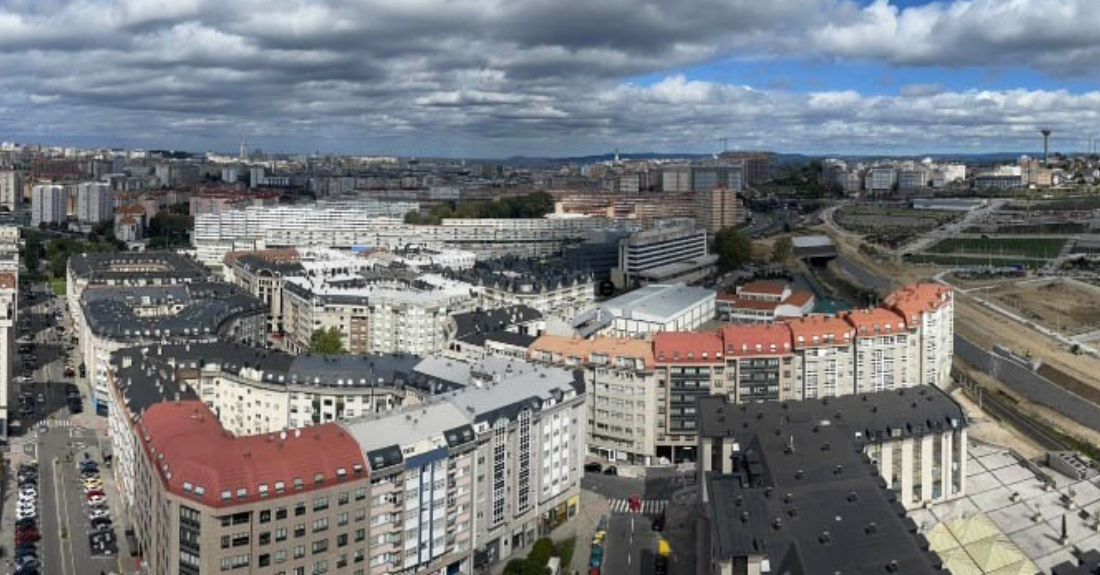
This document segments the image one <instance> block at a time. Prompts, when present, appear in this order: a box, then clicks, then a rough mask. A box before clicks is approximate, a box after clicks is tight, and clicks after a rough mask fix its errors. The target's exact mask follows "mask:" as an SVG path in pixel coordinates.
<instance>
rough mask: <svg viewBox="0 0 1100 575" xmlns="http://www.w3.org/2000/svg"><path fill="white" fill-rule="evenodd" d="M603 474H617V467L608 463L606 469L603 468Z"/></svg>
mask: <svg viewBox="0 0 1100 575" xmlns="http://www.w3.org/2000/svg"><path fill="white" fill-rule="evenodd" d="M603 474H604V475H618V474H619V468H618V467H615V466H614V465H608V466H607V469H604V470H603Z"/></svg>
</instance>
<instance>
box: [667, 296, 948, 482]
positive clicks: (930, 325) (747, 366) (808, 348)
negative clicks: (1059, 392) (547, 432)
mask: <svg viewBox="0 0 1100 575" xmlns="http://www.w3.org/2000/svg"><path fill="white" fill-rule="evenodd" d="M898 309H901V310H904V311H902V312H899V311H897V310H898ZM952 309H953V308H952V294H951V289H950V287H948V286H940V285H937V284H916V285H912V286H906V287H904V288H901V289H899V290H898V291H897V292H896V293H895V294H892V295H891V296H890V297H889V298H888V299H887V301H886V302H884V305H883V306H882V307H878V308H873V309H867V310H858V311H853V312H846V313H843V314H840V315H838V316H836V317H826V316H812V317H807V318H801V319H794V320H788V321H784V322H777V323H772V324H763V323H760V324H736V325H727V326H724V327H723V328H721V329H719V330H717V331H713V332H686V333H672V332H659V333H657V334H655V335H654V336H653V353H654V362H655V365H656V378H657V396H656V401H657V429H656V449H657V455H658V457H664V458H667V459H671V460H673V461H682V460H690V459H693V458H694V455H695V454H694V451H693V450H694V445H693V444H694V441H695V437H696V434H695V433H696V430H695V427H694V426H695V424H696V423H695V419H694V417H695V415H696V414H697V409H696V403H697V402H698V400H699V398H701V397H706V396H710V395H721V396H725V397H728V398H729V399H730V400H731V401H734V402H740V403H756V402H775V401H779V402H782V401H796V400H801V399H816V398H827V397H842V396H848V395H853V394H863V393H872V392H877V391H888V390H897V389H904V388H910V387H916V386H920V385H932V386H942V385H943V382H944V381H946V380H947V379H946V378H947V377H949V375H950V364H951V355H952V353H953V339H948V338H953V335H954V334H953V329H952V326H951V319H950V318H951V313H952ZM902 313H905V314H906V315H905V316H903V315H901V314H902ZM907 318H908V319H907Z"/></svg>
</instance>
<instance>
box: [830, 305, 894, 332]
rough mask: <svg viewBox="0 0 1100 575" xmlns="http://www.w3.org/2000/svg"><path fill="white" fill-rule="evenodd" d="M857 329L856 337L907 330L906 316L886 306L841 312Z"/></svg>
mask: <svg viewBox="0 0 1100 575" xmlns="http://www.w3.org/2000/svg"><path fill="white" fill-rule="evenodd" d="M841 317H843V318H844V319H845V320H846V321H847V322H848V323H849V324H851V325H852V327H854V328H855V330H856V337H875V336H880V335H890V334H898V333H903V332H905V318H903V317H901V316H900V315H898V313H897V312H895V311H894V310H891V309H887V308H884V307H876V308H872V309H863V310H856V311H850V312H846V313H844V314H841Z"/></svg>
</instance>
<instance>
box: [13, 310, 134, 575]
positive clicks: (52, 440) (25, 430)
mask: <svg viewBox="0 0 1100 575" xmlns="http://www.w3.org/2000/svg"><path fill="white" fill-rule="evenodd" d="M39 293H40V295H37V297H33V298H30V297H28V298H26V299H25V301H23V302H21V304H22V309H21V310H20V325H19V329H18V333H20V337H19V342H18V344H17V351H18V352H19V356H20V357H19V362H18V365H17V370H16V374H17V376H18V379H17V380H16V381H15V382H14V383H13V385H12V386H11V394H12V396H11V397H10V400H9V405H10V406H11V409H10V411H11V412H12V417H13V418H14V420H13V421H12V422H11V423H12V428H11V450H10V455H9V458H8V459H9V462H8V468H9V469H12V470H16V471H17V473H16V474H9V475H8V476H7V477H6V478H5V479H6V482H5V490H4V502H3V512H2V520H3V526H2V530H3V531H4V532H7V533H13V534H16V525H15V522H16V521H18V520H20V519H22V520H23V523H22V526H23V527H22V529H23V530H26V529H29V528H30V527H31V525H32V524H33V527H34V528H35V529H36V530H37V536H38V537H40V540H38V541H36V542H34V543H33V547H32V546H31V545H30V543H31V542H29V541H27V539H28V538H33V537H34V535H23V536H20V535H18V534H16V535H15V537H16V540H12V539H8V538H5V540H4V544H3V547H4V548H5V553H4V557H5V558H7V559H8V560H7V561H5V562H4V564H3V567H2V568H0V573H9V574H12V573H14V574H17V575H35V574H37V573H49V574H51V575H53V574H60V575H83V574H85V573H89V574H92V575H95V574H98V573H101V572H102V573H130V572H133V571H134V569H133V566H134V565H133V563H132V561H130V562H129V563H128V564H127V563H126V562H124V561H123V559H122V557H126V559H127V560H129V558H128V554H127V553H126V550H127V549H128V547H127V546H126V544H125V537H124V529H125V527H124V526H123V525H120V524H119V518H120V517H121V513H120V509H119V498H118V493H117V490H116V488H115V486H114V481H113V476H112V474H111V470H110V467H109V457H108V461H104V455H108V456H109V450H108V453H106V454H105V452H104V449H103V446H105V445H107V441H106V434H105V427H106V422H105V421H104V419H103V418H102V417H97V416H95V415H94V413H90V412H89V411H87V408H88V406H89V402H90V393H89V389H88V385H87V383H86V380H85V379H84V378H83V377H81V375H82V374H81V373H80V371H81V370H80V366H79V359H78V357H77V354H76V346H75V345H73V344H74V341H73V338H72V335H71V334H70V333H68V331H67V330H66V329H65V328H64V327H63V326H66V325H68V323H69V322H68V318H67V317H66V316H65V313H64V309H63V305H62V304H63V300H62V299H61V298H54V297H51V296H47V295H45V294H44V293H42V292H39ZM59 328H60V329H59ZM21 466H22V467H21ZM20 469H23V470H24V473H23V474H22V475H20V474H19V473H18V470H20ZM31 475H33V479H34V483H33V489H34V496H35V500H34V502H33V506H32V505H31V504H30V503H29V499H28V498H29V495H28V493H29V492H30V489H31V487H32V486H31V484H30V483H29V480H30V476H31ZM20 478H22V479H23V485H20V484H19V480H20ZM20 497H22V507H20V501H21V500H20ZM17 543H24V546H23V547H22V548H21V549H22V551H17V549H19V548H17V547H16V544H17ZM120 548H121V549H122V551H123V552H122V556H121V557H120ZM17 553H22V556H27V557H34V558H35V561H38V562H41V565H35V564H34V562H32V561H31V560H30V559H23V560H22V562H20V560H19V559H17V557H18V556H20V555H17ZM127 567H129V569H127Z"/></svg>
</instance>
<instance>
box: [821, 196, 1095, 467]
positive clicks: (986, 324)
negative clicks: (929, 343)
mask: <svg viewBox="0 0 1100 575" xmlns="http://www.w3.org/2000/svg"><path fill="white" fill-rule="evenodd" d="M997 209H999V205H994V206H992V207H991V209H989V210H987V211H986V212H985V213H984V214H978V215H979V216H984V215H988V214H989V213H993V212H996V211H997ZM977 219H979V218H978V217H976V216H971V215H968V219H963V220H958V221H954V222H952V223H949V224H947V225H946V226H945V227H944V228H940V229H936V230H930V231H928V232H926V238H925V239H923V241H922V240H920V239H918V240H915V241H916V242H917V248H918V249H917V250H916V251H924V250H927V249H928V248H930V247H933V246H935V245H937V243H939V242H942V241H943V240H944V239H948V237H947V236H945V233H946V234H949V235H955V234H956V233H957V230H958V229H961V228H963V227H966V226H972V225H974V220H977ZM823 221H824V223H823V225H822V226H821V227H820V231H822V232H823V233H825V234H827V235H828V236H829V237H830V238H832V240H833V242H834V243H835V244H836V247H837V252H838V256H837V258H836V260H835V261H833V262H831V263H829V264H828V271H827V272H826V273H820V274H818V277H819V278H820V279H821V280H822V282H823V283H824V284H826V285H827V286H828V287H829V288H830V289H833V290H835V291H836V293H837V294H838V295H842V296H846V297H847V298H848V299H850V300H853V301H858V300H856V299H855V298H858V297H860V295H861V294H867V293H868V292H872V293H876V294H878V295H879V296H880V297H881V296H883V295H885V294H886V293H887V292H888V291H889V289H890V287H891V286H893V285H895V284H897V283H907V282H914V281H921V280H923V281H929V280H936V281H942V282H944V283H947V284H950V285H953V286H954V287H955V288H956V292H955V293H956V296H955V334H956V336H957V337H958V338H962V339H964V340H965V341H966V342H969V343H971V344H973V346H975V347H976V348H980V349H981V350H985V351H987V352H989V351H998V350H999V351H1000V352H1002V353H1007V354H1012V355H1013V356H1014V357H1018V358H1023V359H1022V361H1025V362H1027V363H1028V364H1029V367H1028V369H1029V370H1031V371H1032V372H1033V373H1034V374H1035V375H1036V376H1037V378H1039V379H1042V380H1043V381H1045V382H1049V385H1052V386H1056V387H1057V388H1058V389H1059V390H1061V391H1063V392H1065V393H1068V394H1070V395H1069V397H1070V398H1076V399H1077V403H1078V404H1082V405H1083V404H1088V405H1090V406H1100V381H1098V380H1097V378H1096V377H1095V374H1097V373H1100V354H1096V355H1094V354H1092V353H1089V351H1090V350H1091V349H1092V348H1091V347H1090V345H1089V344H1090V342H1091V343H1092V344H1098V343H1100V332H1097V333H1095V334H1094V331H1097V330H1100V303H1098V302H1100V288H1098V287H1097V286H1095V285H1093V284H1091V283H1089V282H1088V281H1082V280H1078V279H1073V278H1066V277H1059V276H1051V277H1047V276H1042V277H1040V276H1037V275H1036V272H1035V271H1031V272H1026V271H1019V272H1018V273H1011V274H1009V273H1006V274H997V273H992V274H989V275H988V276H987V277H977V278H975V277H973V276H969V275H967V274H963V273H957V272H959V270H965V269H968V266H967V265H963V266H956V265H953V264H951V263H947V264H945V265H929V264H926V263H919V264H918V263H916V262H913V261H910V258H909V257H902V256H901V255H900V254H886V255H885V256H884V257H872V256H870V255H868V253H867V250H865V249H861V246H862V245H863V243H864V238H863V236H862V235H860V234H858V233H852V232H853V230H848V229H843V228H839V226H838V225H837V223H838V222H836V221H834V220H833V219H832V218H824V219H823ZM945 228H946V230H945ZM979 238H980V236H979ZM1009 245H1016V246H1019V245H1021V244H1020V243H1018V242H1017V243H1015V244H1009ZM1052 246H1053V244H1048V245H1043V246H1042V247H1041V248H1039V247H1031V248H1026V247H1021V248H1019V249H1018V250H1017V251H1018V252H1023V251H1025V250H1028V249H1030V250H1032V253H1034V250H1039V249H1045V250H1049V249H1052ZM941 249H943V248H941ZM1059 251H1060V252H1064V251H1065V250H1064V247H1063V249H1060V250H1059ZM987 255H988V254H987ZM994 269H996V268H994ZM1005 269H1006V270H1012V268H1008V267H1006V268H1005ZM862 297H863V298H865V299H866V298H867V297H868V296H867V295H863V296H862ZM958 348H959V346H958V343H956V354H955V366H956V370H957V372H958V373H959V374H960V378H965V379H966V380H967V382H968V384H969V385H968V386H959V387H958V388H956V389H955V390H954V391H953V394H954V395H956V396H958V397H960V398H961V399H962V400H963V401H964V403H967V404H968V405H970V406H971V407H973V408H974V411H973V413H972V414H973V415H974V419H975V422H977V426H976V434H977V435H978V436H983V435H984V436H986V437H987V438H988V439H989V440H990V441H992V442H993V443H995V444H998V445H1004V446H1006V447H1010V448H1012V449H1015V450H1016V451H1018V452H1020V453H1031V454H1037V453H1041V452H1043V451H1045V450H1050V449H1052V448H1054V447H1059V446H1060V447H1066V448H1074V449H1076V448H1080V449H1081V450H1082V451H1084V452H1086V453H1090V454H1095V456H1096V457H1100V447H1098V446H1100V407H1097V412H1096V413H1097V414H1098V417H1097V419H1096V421H1085V422H1082V421H1080V420H1081V419H1088V418H1087V417H1084V416H1081V415H1079V416H1078V417H1077V418H1076V419H1075V418H1073V417H1069V416H1067V415H1066V414H1065V412H1066V411H1068V409H1062V408H1061V406H1059V405H1044V404H1043V403H1042V402H1040V401H1036V397H1029V396H1028V395H1027V394H1026V393H1022V392H1021V390H1020V388H1019V387H1018V386H1017V387H1014V386H1012V385H1009V384H1007V383H1005V382H1004V381H1002V380H1000V379H998V378H996V377H992V376H990V375H989V373H986V372H984V371H983V370H982V369H978V368H977V367H976V366H974V365H971V364H968V363H967V362H966V361H965V360H964V359H963V358H962V357H960V354H959V353H958ZM1032 368H1033V369H1032ZM979 393H987V394H988V395H986V396H985V398H984V399H985V400H989V399H992V401H993V402H995V404H996V405H997V406H998V407H1000V412H999V413H998V414H997V415H999V417H994V416H992V415H990V413H989V411H990V410H989V409H986V410H984V411H979V410H978V409H977V401H976V400H977V394H979ZM1046 395H1051V394H1049V393H1048V394H1046ZM1048 403H1051V402H1048ZM988 406H989V404H987V407H988ZM1005 412H1009V413H1008V414H1006V413H1005ZM1090 424H1091V425H1090ZM1021 428H1023V429H1021Z"/></svg>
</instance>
